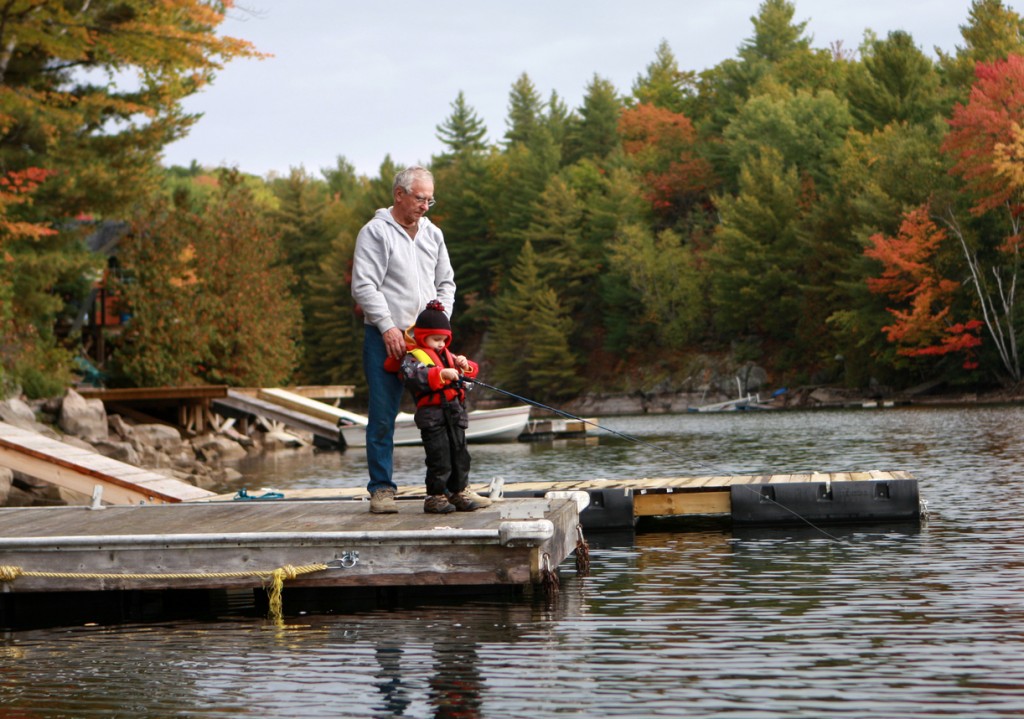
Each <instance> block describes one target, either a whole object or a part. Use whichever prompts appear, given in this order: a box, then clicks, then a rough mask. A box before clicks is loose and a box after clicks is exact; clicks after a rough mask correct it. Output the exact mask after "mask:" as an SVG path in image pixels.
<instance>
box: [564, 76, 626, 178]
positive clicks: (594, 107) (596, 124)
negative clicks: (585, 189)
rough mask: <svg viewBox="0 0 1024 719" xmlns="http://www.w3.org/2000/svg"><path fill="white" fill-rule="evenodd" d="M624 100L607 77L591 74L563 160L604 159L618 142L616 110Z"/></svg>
mask: <svg viewBox="0 0 1024 719" xmlns="http://www.w3.org/2000/svg"><path fill="white" fill-rule="evenodd" d="M622 107H623V103H622V100H621V99H620V98H619V95H618V92H617V91H616V90H615V86H614V85H612V83H611V82H610V81H609V80H605V79H604V78H602V77H598V76H597V75H594V78H593V79H592V80H591V81H590V83H588V85H587V91H586V93H585V94H584V96H583V105H582V106H581V107H580V110H579V118H578V119H576V120H575V121H574V122H573V123H572V124H571V126H570V129H569V133H568V136H567V137H566V142H565V162H566V163H567V164H572V163H574V162H577V161H579V160H581V159H583V158H585V157H593V158H596V159H604V158H606V157H608V156H609V155H610V154H611V153H612V152H613V151H614V150H616V149H617V148H618V146H619V114H620V113H621V112H622Z"/></svg>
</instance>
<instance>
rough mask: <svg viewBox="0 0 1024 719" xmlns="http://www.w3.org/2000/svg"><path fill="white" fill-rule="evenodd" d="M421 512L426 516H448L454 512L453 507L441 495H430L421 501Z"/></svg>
mask: <svg viewBox="0 0 1024 719" xmlns="http://www.w3.org/2000/svg"><path fill="white" fill-rule="evenodd" d="M423 511H424V512H426V513H427V514H449V513H451V512H454V511H455V505H454V504H452V503H451V502H449V501H448V498H447V497H446V496H444V495H443V494H436V495H435V494H432V495H430V496H429V497H427V498H426V499H425V500H424V501H423Z"/></svg>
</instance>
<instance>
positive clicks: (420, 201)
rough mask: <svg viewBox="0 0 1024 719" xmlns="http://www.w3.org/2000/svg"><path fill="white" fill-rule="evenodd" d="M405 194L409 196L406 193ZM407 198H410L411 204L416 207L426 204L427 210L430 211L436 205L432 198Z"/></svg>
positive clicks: (414, 196) (413, 196)
mask: <svg viewBox="0 0 1024 719" xmlns="http://www.w3.org/2000/svg"><path fill="white" fill-rule="evenodd" d="M405 194H407V195H409V193H408V192H407V193H405ZM409 197H411V198H412V199H413V202H415V203H416V204H417V205H422V204H423V203H424V202H425V203H427V209H430V208H431V207H433V206H434V205H435V204H437V200H435V199H434V198H433V197H421V196H420V195H409Z"/></svg>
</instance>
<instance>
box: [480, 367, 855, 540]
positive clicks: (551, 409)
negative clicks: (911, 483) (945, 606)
mask: <svg viewBox="0 0 1024 719" xmlns="http://www.w3.org/2000/svg"><path fill="white" fill-rule="evenodd" d="M461 382H462V383H463V384H467V385H480V386H481V387H484V388H485V389H489V390H492V391H494V392H498V393H499V394H503V395H505V396H506V397H511V398H512V399H516V400H519V401H520V402H524V403H526V404H530V405H533V406H534V407H537V408H538V409H543V410H546V411H548V412H554V413H555V414H557V415H559V416H561V417H565V418H566V419H572V420H576V421H577V422H583V423H584V424H589V425H590V426H592V427H597V428H598V429H600V430H604V431H605V432H608V433H610V434H613V435H615V436H616V437H621V438H622V439H625V440H627V441H629V442H634V443H635V444H642V445H644V446H645V447H651V448H652V449H656V450H658V451H661V452H665V453H667V454H670V455H672V456H673V457H676V458H678V459H683V460H685V461H686V462H688V463H692V462H695V463H696V464H697V465H699V466H701V467H704V468H705V469H708V470H710V471H711V472H714V473H716V474H717V473H718V472H717V470H716V469H715V468H714V467H711V466H710V465H707V464H705V463H703V462H701V461H700V460H695V459H693V458H692V457H687V456H686V455H684V454H682V453H681V452H676V451H674V450H671V449H669V448H668V447H663V446H661V445H657V444H654V443H653V442H648V441H646V440H643V439H640V438H639V437H634V436H633V435H629V434H626V433H625V432H619V431H617V430H614V429H612V428H611V427H605V426H603V425H600V424H598V423H597V422H593V421H591V420H589V419H584V418H583V417H578V416H576V415H574V414H571V413H569V412H566V411H565V410H561V409H558V408H557V407H551V406H549V405H546V404H543V403H542V402H537V401H535V400H532V399H529V398H528V397H523V396H521V395H518V394H515V393H514V392H509V391H508V390H505V389H502V388H501V387H495V386H494V385H490V384H487V383H486V382H481V381H480V380H479V379H476V378H473V379H469V378H462V380H461ZM735 486H738V487H743V488H744V489H746V490H747V491H749V492H753V493H754V494H756V495H758V496H759V497H760V498H761V500H762V501H765V500H767V501H769V502H771V503H772V504H774V505H775V506H776V507H778V508H780V509H782V510H784V511H786V512H789V513H790V514H792V515H793V516H794V517H796V518H797V519H799V520H800V521H801V522H804V523H805V524H807V526H809V527H810V528H811V529H814V530H816V531H818V532H821V533H822V534H824V535H825V536H826V537H828V538H829V539H831V540H833V541H836V542H841V541H843V540H841V539H840V538H839V537H836V536H835V535H833V534H830V533H828V532H826V531H825V530H824V529H822V528H821V527H819V526H817V525H816V524H814V523H813V522H812V521H811V520H809V519H807V518H806V517H804V516H803V515H802V514H800V513H799V512H796V511H794V510H793V509H790V508H789V507H787V506H786V505H784V504H782V503H780V502H778V501H776V500H775V499H773V498H770V497H765V496H763V495H762V494H761V493H760V492H759V491H757V490H755V489H753V488H752V487H750V486H748V485H745V484H740V485H735Z"/></svg>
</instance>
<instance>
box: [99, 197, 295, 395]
mask: <svg viewBox="0 0 1024 719" xmlns="http://www.w3.org/2000/svg"><path fill="white" fill-rule="evenodd" d="M121 258H122V267H123V270H124V273H125V277H124V280H123V281H122V283H121V287H120V293H121V296H122V297H123V298H124V302H125V305H126V309H127V310H128V312H130V313H131V320H130V322H129V323H128V325H127V326H126V327H125V330H124V333H123V334H122V337H121V340H122V342H121V344H120V346H119V348H118V352H117V354H116V360H117V362H118V364H119V366H120V368H121V370H122V372H123V373H124V375H125V376H126V378H127V379H128V380H129V381H131V382H133V383H134V384H136V385H139V386H146V385H162V384H192V383H195V382H209V383H214V384H229V385H234V386H248V387H266V386H273V385H276V384H281V383H283V382H285V381H287V380H288V379H289V378H290V376H291V374H292V372H293V371H294V370H295V366H296V363H297V361H298V346H297V342H296V341H297V339H298V336H299V331H300V328H301V313H300V307H299V303H298V302H297V301H296V300H295V299H294V298H293V297H292V296H291V295H290V293H289V285H290V283H291V281H292V275H291V272H290V271H289V270H288V268H287V267H285V266H283V265H282V264H281V263H280V259H281V250H280V245H279V239H278V237H277V236H275V235H274V234H272V232H271V229H270V224H269V222H268V220H267V218H266V217H265V216H264V215H263V214H262V212H261V210H260V209H259V206H258V205H257V204H256V203H255V202H253V199H252V196H251V194H250V193H249V191H248V190H247V189H246V188H245V187H244V185H243V184H242V183H241V182H238V181H237V180H236V181H231V178H229V181H228V182H227V183H225V186H224V187H223V188H222V191H221V193H220V195H219V196H218V197H217V198H216V199H215V200H214V201H213V202H212V203H211V205H210V206H209V207H207V208H205V210H204V211H203V212H202V213H192V212H188V211H186V210H183V209H182V208H175V209H174V210H173V211H171V208H169V207H168V206H167V205H166V204H164V203H157V204H156V205H155V206H154V207H153V208H152V209H151V210H150V211H149V212H148V213H147V214H146V215H145V216H143V217H142V218H141V219H140V220H139V221H137V222H136V224H135V230H134V231H133V233H132V234H131V236H130V238H129V239H128V240H127V241H125V242H124V243H123V249H122V255H121Z"/></svg>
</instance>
